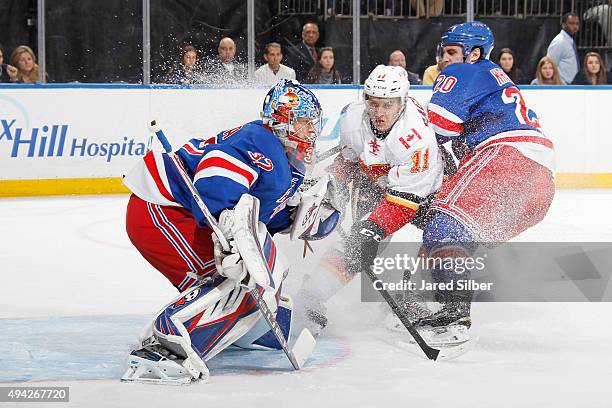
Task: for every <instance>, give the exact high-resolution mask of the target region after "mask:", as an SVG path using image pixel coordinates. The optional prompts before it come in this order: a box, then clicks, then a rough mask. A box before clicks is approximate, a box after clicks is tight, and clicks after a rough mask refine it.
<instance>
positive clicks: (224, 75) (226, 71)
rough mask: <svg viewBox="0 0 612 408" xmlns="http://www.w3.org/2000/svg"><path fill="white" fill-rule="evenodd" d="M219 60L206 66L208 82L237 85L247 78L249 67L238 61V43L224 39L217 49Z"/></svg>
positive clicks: (215, 59)
mask: <svg viewBox="0 0 612 408" xmlns="http://www.w3.org/2000/svg"><path fill="white" fill-rule="evenodd" d="M217 52H218V56H217V58H213V59H211V61H209V62H208V63H207V64H205V65H204V75H205V76H206V82H208V83H214V84H237V83H240V82H244V81H245V80H246V77H247V67H246V66H245V65H244V64H242V63H240V62H238V61H237V60H236V43H235V42H234V40H232V39H231V38H229V37H223V38H222V39H221V41H219V47H218V48H217Z"/></svg>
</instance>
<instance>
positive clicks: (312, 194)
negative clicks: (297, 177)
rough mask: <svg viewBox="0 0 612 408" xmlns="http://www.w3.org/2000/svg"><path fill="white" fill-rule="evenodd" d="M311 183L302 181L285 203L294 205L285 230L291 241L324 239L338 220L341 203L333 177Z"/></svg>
mask: <svg viewBox="0 0 612 408" xmlns="http://www.w3.org/2000/svg"><path fill="white" fill-rule="evenodd" d="M313 182H314V184H312V183H309V182H308V181H306V180H305V182H304V184H303V185H302V188H301V189H300V191H298V192H297V193H296V194H294V195H293V197H291V198H290V199H289V200H288V202H287V205H288V206H291V207H296V208H295V210H294V211H293V224H292V226H291V229H290V230H289V237H290V239H291V240H295V239H303V240H306V241H313V240H318V239H322V238H325V237H327V236H328V235H329V234H331V233H332V232H333V231H334V230H335V229H336V227H337V226H338V225H339V224H340V222H341V218H342V206H341V204H340V203H339V198H338V197H337V191H338V189H337V188H335V185H336V184H335V181H334V179H333V177H332V176H330V175H326V176H324V177H321V178H320V179H318V180H316V182H315V180H313ZM306 188H307V189H306Z"/></svg>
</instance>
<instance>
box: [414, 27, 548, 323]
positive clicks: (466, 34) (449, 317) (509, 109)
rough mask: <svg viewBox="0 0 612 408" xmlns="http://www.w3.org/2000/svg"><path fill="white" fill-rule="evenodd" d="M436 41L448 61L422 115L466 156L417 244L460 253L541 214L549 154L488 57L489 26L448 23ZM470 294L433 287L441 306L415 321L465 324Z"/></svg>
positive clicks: (515, 92)
mask: <svg viewBox="0 0 612 408" xmlns="http://www.w3.org/2000/svg"><path fill="white" fill-rule="evenodd" d="M440 46H441V47H440V48H441V50H442V53H443V55H442V58H443V59H444V60H446V61H447V62H449V65H448V66H447V67H446V68H445V69H444V70H443V71H442V72H441V73H440V74H439V75H438V77H437V78H436V81H435V84H434V89H433V96H432V98H431V101H430V103H429V104H428V117H429V121H430V123H431V124H432V126H433V128H434V130H435V131H436V134H437V136H438V140H439V141H442V142H445V141H449V140H452V141H453V144H454V145H455V146H463V147H464V151H465V152H466V155H465V157H462V158H461V161H460V163H459V166H458V170H457V173H456V174H455V175H454V176H453V177H452V178H450V179H449V180H447V181H445V182H444V184H443V186H442V190H441V191H440V192H439V193H437V194H436V196H435V198H434V200H433V202H432V205H431V207H430V212H433V218H432V219H431V221H430V222H429V223H428V225H427V226H426V227H425V228H424V231H423V245H424V248H425V249H426V251H427V254H428V256H429V257H431V258H446V257H455V258H460V257H467V256H469V255H471V254H472V253H473V252H474V250H475V249H476V247H477V246H478V245H479V244H480V243H485V242H486V243H488V244H494V243H499V242H504V241H507V240H509V239H511V238H513V237H515V236H517V235H518V234H520V233H521V232H523V231H525V230H526V229H528V228H530V227H532V226H534V225H536V224H537V223H538V222H540V221H541V220H542V219H543V218H544V216H545V215H546V213H547V211H548V208H549V206H550V204H551V202H552V199H553V196H554V183H553V160H554V153H553V144H552V142H551V141H550V140H549V139H548V138H547V137H546V136H545V134H544V133H543V131H542V129H541V128H540V124H539V122H538V118H537V116H536V114H535V113H534V112H533V111H532V110H530V109H529V108H528V107H527V105H526V103H525V99H524V98H523V96H522V94H521V92H520V90H519V89H518V87H517V86H516V85H515V84H514V83H513V82H512V80H511V79H510V78H509V77H508V76H507V75H505V73H504V72H503V70H502V69H501V68H500V67H499V66H497V65H496V64H494V63H492V62H491V61H489V55H490V54H491V50H492V49H493V34H492V32H491V30H490V29H489V27H488V26H486V25H485V24H483V23H480V22H468V23H463V24H458V25H455V26H453V27H451V28H450V29H449V30H448V31H446V32H445V33H444V34H443V35H442V37H441V40H440ZM455 150H456V151H457V150H460V149H455ZM432 274H433V275H432V277H433V279H434V281H435V282H441V283H449V282H453V281H454V280H455V279H459V278H460V279H467V278H468V276H466V274H465V273H464V274H462V275H459V272H455V271H453V270H450V269H439V270H434V271H432ZM455 287H456V286H455ZM471 296H472V293H471V291H469V290H463V291H461V290H449V291H445V292H438V293H437V299H438V300H439V301H440V302H441V303H442V308H441V310H440V311H438V312H437V313H435V314H433V315H431V316H429V317H426V318H423V319H421V320H420V321H419V322H418V326H419V327H421V328H425V327H437V328H439V327H442V326H449V325H463V326H465V327H468V328H469V326H470V325H471V320H470V304H471Z"/></svg>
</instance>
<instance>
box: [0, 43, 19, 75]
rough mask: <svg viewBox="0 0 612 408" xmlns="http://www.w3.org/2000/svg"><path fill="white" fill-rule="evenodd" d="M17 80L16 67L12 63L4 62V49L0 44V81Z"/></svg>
mask: <svg viewBox="0 0 612 408" xmlns="http://www.w3.org/2000/svg"><path fill="white" fill-rule="evenodd" d="M16 81H17V68H15V67H14V66H12V65H9V64H5V63H4V51H3V50H2V47H1V46H0V82H2V83H6V82H16Z"/></svg>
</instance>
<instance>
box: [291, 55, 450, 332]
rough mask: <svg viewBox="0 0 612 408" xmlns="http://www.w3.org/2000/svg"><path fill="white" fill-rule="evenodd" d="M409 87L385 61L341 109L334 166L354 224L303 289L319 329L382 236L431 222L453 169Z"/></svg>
mask: <svg viewBox="0 0 612 408" xmlns="http://www.w3.org/2000/svg"><path fill="white" fill-rule="evenodd" d="M409 88H410V83H409V81H408V78H407V73H406V71H405V70H404V69H403V68H401V67H391V66H384V65H379V66H377V67H376V68H375V69H374V70H373V71H372V73H371V74H370V75H369V77H368V78H367V79H366V81H365V83H364V94H365V95H364V100H361V101H358V102H354V103H351V104H350V105H348V106H347V107H346V108H345V109H344V111H343V113H342V116H341V119H340V121H341V123H340V149H341V150H340V153H339V154H338V156H337V157H336V159H335V161H334V163H333V164H332V165H331V166H330V168H329V170H330V172H331V173H332V174H333V175H334V176H335V178H336V180H337V181H338V183H337V184H338V186H339V189H341V190H343V189H344V190H345V192H344V194H340V195H343V196H345V197H348V196H349V194H350V201H351V208H352V215H353V221H354V224H353V226H352V228H351V230H350V233H349V234H348V236H347V237H346V239H345V240H344V243H343V244H344V245H343V248H337V249H331V250H329V251H328V252H327V253H326V254H325V255H324V258H323V261H322V262H321V268H319V270H317V271H316V272H314V273H313V274H312V275H310V276H306V277H305V280H304V282H303V284H302V287H301V289H300V291H299V295H298V299H300V301H301V308H302V313H303V314H305V317H306V322H307V324H308V325H310V326H311V329H312V330H317V329H319V330H320V329H321V328H323V327H325V325H326V324H327V318H326V317H325V306H324V304H325V302H326V301H327V300H328V299H329V298H331V296H333V295H334V294H335V293H336V292H337V291H338V290H339V289H341V288H342V287H343V286H344V285H346V284H347V283H348V282H349V281H350V280H351V279H353V278H354V277H355V275H356V274H358V273H359V272H361V271H363V268H368V267H370V266H371V265H372V263H373V261H374V258H375V257H376V252H377V250H378V245H379V243H380V241H382V240H383V239H385V238H387V237H389V236H391V235H392V234H393V233H395V232H396V231H398V230H399V229H400V228H402V227H403V226H405V225H406V224H408V223H410V222H413V223H415V224H417V225H424V222H423V220H424V218H425V217H426V209H427V207H428V199H430V198H431V196H432V195H433V193H434V192H436V191H437V190H438V189H440V187H441V185H442V180H443V175H444V170H445V159H450V161H448V165H447V167H448V168H449V171H451V170H450V168H452V167H453V166H454V162H452V158H450V157H449V156H448V154H447V153H446V151H445V150H444V148H442V147H438V144H437V142H436V137H435V134H434V132H433V130H432V129H431V128H430V127H429V122H428V119H427V114H426V111H425V109H423V107H422V106H421V105H420V104H419V103H418V102H417V101H416V100H415V99H413V98H412V97H410V96H408V92H409ZM348 186H350V192H349V191H348V190H349V187H348Z"/></svg>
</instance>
